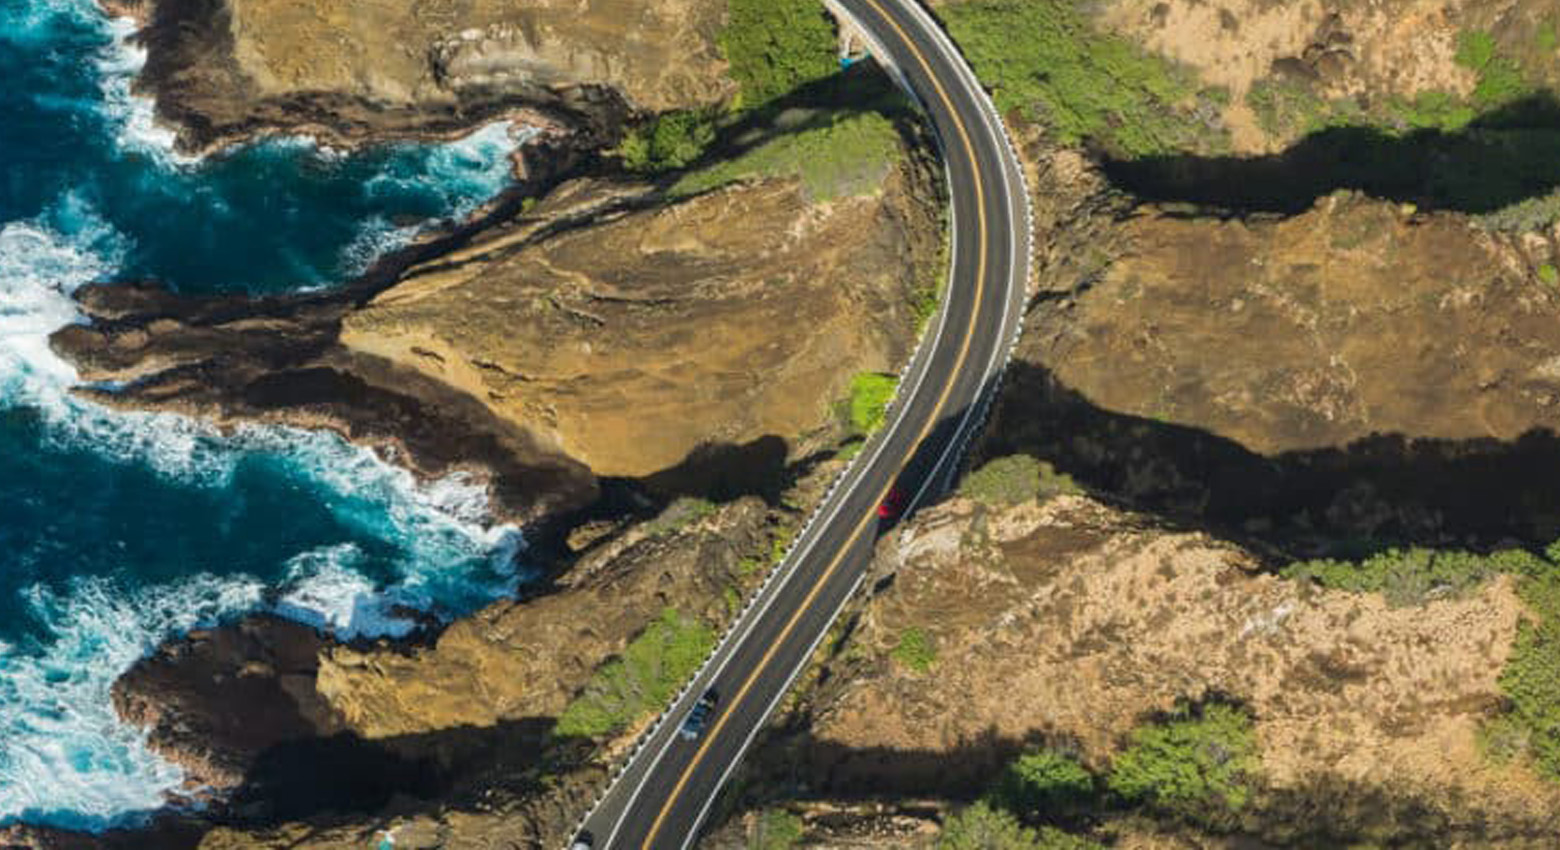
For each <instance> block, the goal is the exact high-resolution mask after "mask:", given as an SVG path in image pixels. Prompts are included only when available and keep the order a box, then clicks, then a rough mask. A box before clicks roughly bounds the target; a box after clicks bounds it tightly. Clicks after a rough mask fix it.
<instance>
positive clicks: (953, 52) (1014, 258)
mask: <svg viewBox="0 0 1560 850" xmlns="http://www.w3.org/2000/svg"><path fill="white" fill-rule="evenodd" d="M825 2H829V0H825ZM829 5H830V6H833V5H834V4H833V3H832V2H829ZM905 5H909V6H914V7H915V10H916V11H917V12H920V13H922V14H924V10H923V9H921V8H920V4H919V3H918V2H916V0H908V2H906V3H905ZM844 14H845V15H846V17H850V18H851V20H852V23H854V24H855V25H856V27H857V29H864V28H863V27H862V26H861V23H860V22H859V21H856V20H855V19H854V17H852V16H851V15H850V14H849V12H845V13H844ZM923 25H925V26H928V27H929V28H930V29H931V31H932V32H934V33H935V36H934V40H935V41H937V42H938V48H939V49H940V50H941V51H942V52H943V53H944V54H946V55H947V56H952V57H953V60H954V61H953V62H952V63H951V64H952V65H954V66H955V67H956V68H959V69H961V71H962V70H964V69H965V68H966V67H967V66H966V64H965V62H964V57H963V55H962V54H960V53H958V52H957V50H958V49H957V47H956V46H955V45H954V44H953V42H952V39H949V38H947V35H946V33H944V32H943V30H942V28H941V27H940V26H938V25H937V24H936V22H935V21H932V20H930V18H929V17H928V19H927V20H926V21H923ZM944 41H946V42H947V43H946V44H944V43H943V42H944ZM963 76H964V75H963V74H962V73H961V77H963ZM961 82H963V83H964V87H965V88H966V89H969V90H970V91H973V92H975V100H976V102H977V103H979V104H982V105H986V104H989V103H990V99H989V98H988V96H987V95H986V90H985V89H984V88H981V87H980V86H979V84H978V82H977V83H975V84H974V85H973V86H972V85H971V82H970V80H968V79H963V80H961ZM982 111H983V112H987V110H985V109H983V110H982ZM986 118H987V120H986V121H985V122H982V126H983V127H984V128H985V129H986V130H987V131H988V132H992V131H993V129H994V128H995V132H993V134H992V137H991V139H990V141H991V142H992V143H993V146H994V147H997V148H999V149H1004V148H1005V149H1006V151H1007V154H1008V157H1009V159H1006V160H1005V161H1004V162H1003V163H1002V183H1003V189H1004V191H1005V197H1007V198H1009V199H1011V198H1012V197H1013V194H1012V191H1013V185H1012V182H1011V180H1010V176H1011V175H1010V174H1009V173H1008V172H1009V166H1018V157H1017V153H1016V151H1014V149H1013V146H1012V143H1011V141H1010V140H1009V138H1008V135H1007V130H1006V127H1005V126H1004V125H1003V123H1002V121H1001V118H1000V116H996V115H995V113H994V110H992V111H990V112H988V114H987V116H986ZM992 122H994V123H992ZM1020 168H1021V166H1020ZM945 173H946V172H945ZM1018 177H1019V181H1020V185H1021V186H1022V187H1023V191H1024V194H1023V196H1022V197H1023V207H1024V213H1025V215H1024V219H1025V238H1024V240H1023V242H1024V244H1025V245H1026V247H1031V246H1030V242H1031V239H1032V238H1033V233H1034V229H1033V227H1032V225H1031V224H1030V215H1031V210H1030V207H1029V188H1028V186H1027V184H1026V183H1025V181H1024V180H1023V173H1022V171H1021V170H1020V171H1019V172H1018ZM949 206H950V208H951V207H952V205H951V204H950V205H949ZM1019 241H1020V240H1017V239H1014V240H1012V242H1011V247H1010V249H1009V256H1010V262H1011V263H1012V264H1011V265H1010V266H1009V269H1008V273H1009V274H1010V275H1013V274H1016V273H1017V271H1018V269H1019V268H1020V266H1019V265H1018V263H1020V262H1022V264H1023V266H1022V267H1023V269H1024V280H1025V283H1024V285H1023V286H1022V287H1020V290H1019V291H1020V293H1022V295H1023V298H1022V299H1020V300H1024V301H1027V300H1028V293H1029V286H1028V277H1029V273H1030V268H1029V257H1030V256H1031V252H1029V251H1026V252H1025V253H1024V255H1023V256H1022V258H1020V257H1019V252H1018V245H1019ZM1013 300H1014V299H1013V298H1012V297H1011V296H1010V297H1009V298H1008V299H1007V303H1006V304H1004V305H1003V313H1002V326H1003V327H1004V328H1005V327H1006V326H1007V324H1008V323H1009V322H1010V321H1012V308H1013ZM1021 319H1022V316H1021V315H1020V320H1021ZM1021 329H1022V322H1021V321H1020V323H1019V324H1018V326H1017V327H1016V328H1015V329H1014V332H1013V335H1012V337H1011V338H1010V342H1009V343H1008V344H1007V345H1000V344H999V345H998V346H997V347H996V348H995V349H993V350H992V353H991V359H990V360H989V361H987V365H986V371H985V373H983V374H982V376H981V377H982V384H983V386H982V387H981V390H980V395H981V396H989V395H994V392H992V393H988V389H994V387H992V388H988V387H987V386H984V384H985V382H986V381H987V380H989V379H990V378H991V377H992V372H993V371H996V372H997V373H1001V372H1004V371H1006V367H1007V363H1008V362H1009V360H1010V359H1011V354H1012V351H1013V347H1014V345H1015V344H1016V343H1017V337H1018V332H1019V331H1020V330H1021ZM998 361H1001V362H1000V365H998ZM977 407H979V408H982V409H983V408H984V407H985V404H984V403H981V402H977ZM975 410H976V408H971V409H970V410H969V411H967V412H966V415H965V416H964V418H963V419H962V420H961V422H960V425H959V428H960V430H961V431H962V429H963V428H964V427H965V425H966V424H967V423H968V422H969V419H970V416H971V415H972V414H973V413H974V412H975ZM958 433H959V432H958V431H956V432H955V436H957V435H958ZM959 444H960V441H959V440H957V439H955V440H951V441H950V442H949V444H948V447H947V448H945V449H944V450H943V453H942V455H941V456H940V457H939V458H938V460H937V465H936V466H934V467H932V470H931V472H930V473H929V474H928V475H927V480H926V483H925V484H923V485H921V489H920V490H919V491H917V493H916V496H915V499H914V500H912V501H911V503H910V506H909V507H908V508H907V509H906V511H905V515H906V516H908V515H909V514H910V512H911V511H912V510H913V509H914V508H915V505H916V503H917V502H918V501H919V500H920V499H921V497H922V496H923V495H924V494H925V493H926V490H927V488H928V487H929V486H930V485H931V484H932V482H933V481H935V480H936V479H937V472H938V469H939V468H940V467H941V466H942V465H943V464H944V463H945V462H947V459H948V456H949V453H950V452H951V451H952V450H953V449H954V447H955V446H957V445H959ZM866 577H867V571H865V570H863V571H862V573H861V574H860V575H858V576H857V577H856V580H855V581H854V582H853V583H852V584H851V589H850V591H849V592H848V593H846V594H845V595H844V596H843V597H841V599H840V604H839V605H838V606H836V608H835V610H834V613H833V614H831V615H830V617H829V623H831V624H832V623H833V622H834V621H835V620H836V619H838V618H839V616H840V613H841V612H843V611H844V610H845V607H846V606H847V605H848V604H850V600H851V599H852V598H853V597H854V596H855V595H856V593H857V591H859V590H860V589H861V584H862V582H863V581H865V580H866ZM828 634H829V630H828V629H824V630H823V631H822V632H819V634H818V637H817V638H815V639H814V640H813V642H812V644H811V646H809V648H808V650H807V652H806V653H805V654H804V655H802V657H801V660H800V661H799V662H798V664H797V665H796V667H795V668H793V669H792V671H791V673H790V675H789V676H787V677H786V681H785V685H784V687H782V688H781V689H780V690H779V691H777V692H776V693H775V696H774V698H773V699H771V700H770V702H769V705H768V706H767V707H766V708H765V709H764V713H763V714H762V715H760V719H759V722H758V723H756V724H754V726H753V728H752V730H751V731H750V732H749V733H748V735H747V738H746V739H745V740H744V741H743V743H742V746H741V747H740V748H739V749H738V750H737V756H736V758H734V759H732V760H731V761H729V762H728V763H727V765H726V769H725V770H724V771H722V772H721V776H720V780H719V781H717V782H716V783H715V787H716V788H721V787H724V786H725V784H726V781H727V780H728V779H730V778H731V774H732V772H733V771H735V770H736V768H737V765H738V764H740V763H741V762H742V759H743V757H744V756H745V755H746V754H747V750H748V747H750V746H752V745H753V741H754V739H755V738H757V737H758V733H759V732H760V731H761V730H763V728H764V727H765V726H766V725H768V720H769V717H770V715H771V714H773V713H774V710H775V706H777V705H779V704H780V701H781V700H782V699H784V698H785V696H786V694H788V693H790V691H791V686H792V685H793V684H795V682H796V678H797V677H798V676H800V675H801V673H802V671H803V670H805V669H807V666H808V665H809V664H810V663H811V662H812V658H813V655H815V654H816V653H817V651H818V647H819V646H820V645H822V643H823V641H824V639H825V638H826V637H828ZM714 804H715V795H711V796H710V797H709V798H708V799H706V800H705V801H704V805H703V806H702V807H701V808H700V809H699V814H698V816H697V817H696V818H695V819H694V822H693V829H691V830H689V832H688V835H687V837H686V838H685V839H684V840H683V843H682V848H683V850H687V848H688V847H689V846H691V845H692V844H693V841H694V839H695V838H696V837H697V836H698V834H699V827H700V826H702V825H703V823H704V818H705V817H707V816H708V815H709V810H710V807H711V806H713V805H714Z"/></svg>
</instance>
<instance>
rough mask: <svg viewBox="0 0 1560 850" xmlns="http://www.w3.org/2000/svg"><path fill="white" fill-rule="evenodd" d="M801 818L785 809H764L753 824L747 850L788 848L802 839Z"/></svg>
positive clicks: (782, 849)
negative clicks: (751, 837)
mask: <svg viewBox="0 0 1560 850" xmlns="http://www.w3.org/2000/svg"><path fill="white" fill-rule="evenodd" d="M804 831H805V829H804V826H803V824H802V819H801V818H800V817H797V816H796V815H794V814H792V813H790V812H788V811H786V810H785V809H765V810H764V811H762V812H760V813H759V815H758V819H757V822H756V823H754V825H753V840H752V841H751V842H749V843H748V848H749V850H789V848H791V847H795V846H796V844H797V842H799V841H801V840H802V833H803V832H804Z"/></svg>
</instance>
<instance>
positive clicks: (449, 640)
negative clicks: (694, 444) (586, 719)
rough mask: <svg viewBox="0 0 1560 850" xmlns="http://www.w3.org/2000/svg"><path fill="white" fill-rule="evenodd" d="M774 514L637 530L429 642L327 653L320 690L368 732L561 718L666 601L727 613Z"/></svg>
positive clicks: (738, 512) (747, 503)
mask: <svg viewBox="0 0 1560 850" xmlns="http://www.w3.org/2000/svg"><path fill="white" fill-rule="evenodd" d="M765 523H766V511H765V510H764V507H763V504H762V502H760V501H759V500H756V499H752V500H744V501H743V502H740V503H735V504H733V505H730V506H727V507H726V508H724V509H723V510H721V511H720V512H719V513H718V514H717V515H716V516H714V517H712V518H710V519H707V520H701V521H699V522H698V523H697V524H695V525H692V526H690V527H688V528H687V529H686V530H684V531H682V532H679V533H677V534H672V535H658V534H654V533H647V532H646V531H645V530H643V529H640V530H638V531H634V532H630V533H629V534H627V535H626V536H623V537H620V538H617V539H615V540H613V541H612V542H611V543H609V544H607V545H606V546H604V547H602V548H601V549H599V550H597V551H595V552H593V553H592V554H591V555H589V556H588V557H587V558H586V559H585V560H584V561H583V562H582V563H580V564H579V565H577V567H576V568H575V569H573V570H571V571H570V573H569V575H568V577H567V585H566V586H565V587H564V588H562V589H561V590H560V591H559V592H557V593H553V594H549V595H545V596H541V597H539V598H536V599H532V600H529V601H523V602H498V603H495V604H493V605H491V606H489V607H488V608H486V609H484V610H482V611H481V612H479V613H477V614H476V615H474V616H471V617H468V618H466V619H463V620H460V621H458V622H456V623H454V624H453V625H451V626H450V627H449V628H448V629H447V630H446V631H445V632H444V633H443V634H441V635H440V636H439V639H438V642H437V643H436V644H435V645H434V646H432V647H430V648H427V649H424V650H418V651H415V652H411V653H407V654H396V653H386V652H374V651H370V652H362V651H354V650H352V649H348V648H345V647H338V648H335V649H333V650H331V651H330V652H328V653H326V654H325V655H324V657H322V658H321V660H320V671H319V678H318V691H319V694H320V696H321V697H322V698H324V699H325V700H326V701H327V702H328V703H329V705H330V706H331V708H332V709H333V710H334V711H335V712H337V713H339V714H340V716H341V717H343V718H344V720H345V722H346V724H347V725H348V726H350V727H351V728H352V729H353V730H354V731H355V732H357V733H358V734H361V735H363V736H364V737H366V738H387V737H395V736H407V735H415V734H419V733H425V732H430V731H436V730H440V729H449V728H454V727H462V726H469V727H491V726H494V725H495V724H497V723H500V722H502V721H506V720H522V719H526V718H552V717H556V716H557V715H558V712H560V711H561V710H562V709H563V707H564V706H565V705H567V704H568V701H569V699H570V698H571V697H572V696H573V695H574V694H575V693H576V692H577V691H578V689H579V688H580V687H581V685H582V684H583V683H584V682H585V680H586V679H587V678H589V676H590V674H591V671H593V670H594V669H595V668H596V666H597V665H598V664H600V663H601V662H602V661H603V660H605V659H606V658H608V657H611V656H612V655H614V654H616V653H618V652H620V651H621V650H622V649H623V647H624V646H625V645H626V644H627V643H628V641H629V640H630V639H632V638H633V637H634V636H635V635H637V634H638V633H639V632H640V631H642V630H643V629H644V627H645V625H646V624H647V623H649V622H650V621H652V620H654V619H655V618H656V617H657V616H659V615H660V613H661V611H662V610H663V609H664V608H666V607H668V606H670V607H673V608H676V609H678V610H679V611H681V612H683V613H684V614H686V615H692V616H700V617H705V618H707V619H709V620H710V621H711V622H718V621H720V620H722V619H724V617H725V616H727V612H726V611H725V609H724V608H723V607H722V606H724V605H725V602H724V600H723V596H722V594H723V591H724V589H725V588H726V587H728V586H731V587H742V586H744V585H746V584H750V583H751V582H753V581H754V580H756V578H757V576H753V575H748V576H743V575H740V574H739V573H738V571H737V564H738V562H739V560H740V559H741V558H742V557H743V556H744V555H747V554H749V553H751V552H752V551H755V550H757V549H759V548H760V547H761V546H762V542H763V537H762V535H763V532H764V528H765Z"/></svg>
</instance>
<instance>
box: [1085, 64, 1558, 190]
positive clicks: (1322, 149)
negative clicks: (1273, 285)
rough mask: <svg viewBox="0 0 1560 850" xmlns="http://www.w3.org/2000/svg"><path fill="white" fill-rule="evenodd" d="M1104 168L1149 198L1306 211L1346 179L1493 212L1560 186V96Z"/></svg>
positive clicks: (1362, 186)
mask: <svg viewBox="0 0 1560 850" xmlns="http://www.w3.org/2000/svg"><path fill="white" fill-rule="evenodd" d="M1104 169H1105V173H1106V175H1107V176H1108V177H1109V178H1110V180H1111V181H1112V182H1113V183H1115V184H1116V185H1117V186H1118V187H1119V188H1122V189H1125V190H1126V191H1128V192H1131V193H1132V194H1133V195H1136V196H1138V197H1139V198H1142V199H1144V200H1148V201H1156V202H1171V203H1176V202H1179V203H1193V204H1198V205H1204V206H1212V207H1218V208H1223V209H1226V210H1230V211H1232V212H1234V213H1237V214H1246V213H1262V212H1268V213H1283V214H1293V213H1298V212H1302V211H1304V210H1306V209H1309V208H1310V207H1311V206H1312V204H1314V203H1315V201H1316V200H1317V199H1318V198H1320V197H1323V196H1325V195H1328V194H1330V193H1332V192H1334V191H1337V190H1339V189H1357V190H1359V191H1362V192H1364V193H1366V194H1368V195H1371V196H1373V197H1377V198H1386V199H1390V200H1394V201H1400V202H1411V203H1414V204H1418V205H1420V206H1422V207H1425V208H1427V209H1438V210H1455V211H1459V212H1465V213H1486V212H1492V211H1494V210H1497V209H1500V208H1502V207H1505V206H1508V205H1510V204H1513V203H1516V202H1518V201H1522V200H1525V199H1528V198H1532V197H1536V196H1539V195H1543V194H1546V193H1548V192H1549V191H1551V190H1552V189H1554V188H1555V187H1557V186H1560V101H1557V100H1556V97H1555V95H1554V94H1553V93H1550V92H1544V93H1539V94H1534V95H1531V96H1529V97H1526V98H1524V99H1522V100H1519V101H1517V102H1514V103H1511V104H1508V105H1506V106H1503V107H1501V108H1499V109H1495V110H1492V111H1490V112H1487V113H1485V114H1483V115H1481V116H1479V117H1478V118H1477V119H1476V120H1475V121H1473V123H1471V124H1469V125H1468V126H1467V127H1465V128H1463V129H1461V130H1456V131H1452V132H1446V131H1441V130H1429V129H1427V130H1416V131H1412V132H1405V133H1389V132H1384V131H1382V130H1378V129H1375V128H1371V127H1335V128H1328V129H1324V130H1320V131H1318V132H1315V133H1312V134H1310V135H1308V136H1306V137H1304V138H1303V139H1301V140H1300V141H1299V142H1297V143H1295V144H1294V145H1293V146H1291V147H1290V148H1288V149H1287V150H1285V151H1283V152H1281V153H1277V154H1272V155H1268V156H1255V157H1237V156H1221V157H1199V156H1183V155H1174V156H1155V157H1146V158H1142V159H1134V160H1107V161H1105V163H1104Z"/></svg>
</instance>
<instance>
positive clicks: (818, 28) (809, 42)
mask: <svg viewBox="0 0 1560 850" xmlns="http://www.w3.org/2000/svg"><path fill="white" fill-rule="evenodd" d="M837 44H838V40H837V37H836V35H835V32H834V23H833V21H832V19H831V18H829V16H828V15H827V14H826V13H825V12H824V8H823V4H822V3H821V2H819V0H731V4H730V12H729V16H728V18H727V22H726V28H725V30H724V31H722V32H721V35H720V46H721V50H722V52H724V53H725V56H726V61H727V62H729V63H731V76H732V78H733V79H735V80H736V81H737V84H738V85H739V86H741V89H742V96H741V97H742V99H741V102H740V104H739V107H741V108H753V107H758V106H763V105H765V104H767V103H769V102H770V101H772V100H774V99H775V98H778V97H780V96H782V95H785V94H788V93H790V92H792V91H794V90H795V89H797V88H798V87H801V86H804V85H806V84H808V83H811V82H815V81H817V80H821V79H823V78H824V77H827V76H829V75H830V74H833V73H834V72H836V71H838V70H839V60H838V47H837Z"/></svg>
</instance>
